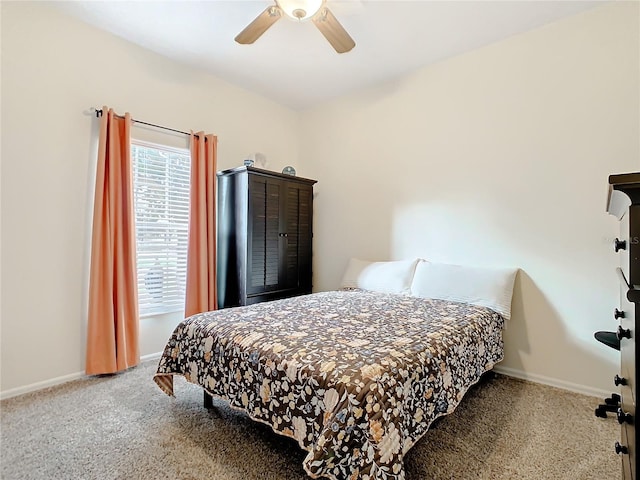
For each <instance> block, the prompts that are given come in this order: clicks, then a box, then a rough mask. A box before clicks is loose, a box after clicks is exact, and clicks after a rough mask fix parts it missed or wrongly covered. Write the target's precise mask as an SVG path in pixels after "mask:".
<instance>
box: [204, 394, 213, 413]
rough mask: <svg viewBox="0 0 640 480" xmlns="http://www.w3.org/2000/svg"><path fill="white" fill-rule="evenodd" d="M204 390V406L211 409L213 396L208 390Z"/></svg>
mask: <svg viewBox="0 0 640 480" xmlns="http://www.w3.org/2000/svg"><path fill="white" fill-rule="evenodd" d="M203 392H204V408H206V409H211V408H213V397H212V396H211V395H209V394H208V393H207V391H206V390H203Z"/></svg>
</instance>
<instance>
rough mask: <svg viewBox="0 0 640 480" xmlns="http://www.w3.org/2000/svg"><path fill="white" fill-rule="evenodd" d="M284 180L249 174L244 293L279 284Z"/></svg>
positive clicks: (251, 293) (260, 290) (258, 291)
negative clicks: (245, 289) (245, 283)
mask: <svg viewBox="0 0 640 480" xmlns="http://www.w3.org/2000/svg"><path fill="white" fill-rule="evenodd" d="M282 190H283V184H282V182H281V181H280V180H278V179H272V178H269V177H265V176H261V175H250V176H249V192H248V193H249V222H248V223H249V224H248V229H249V232H248V241H247V270H248V271H247V295H255V294H259V293H265V292H269V291H272V290H277V289H279V288H280V280H281V273H280V269H281V267H280V265H281V260H280V259H281V253H280V238H281V237H280V233H281V232H280V209H281V202H282V201H283V192H282Z"/></svg>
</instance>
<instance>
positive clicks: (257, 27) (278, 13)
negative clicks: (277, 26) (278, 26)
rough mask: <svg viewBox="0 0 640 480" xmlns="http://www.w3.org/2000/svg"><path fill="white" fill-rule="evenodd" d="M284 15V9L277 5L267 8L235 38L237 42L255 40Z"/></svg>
mask: <svg viewBox="0 0 640 480" xmlns="http://www.w3.org/2000/svg"><path fill="white" fill-rule="evenodd" d="M280 17H282V10H280V8H279V7H278V6H276V5H272V6H270V7H267V9H266V10H265V11H264V12H262V13H261V14H260V15H258V16H257V17H256V19H255V20H254V21H253V22H251V23H250V24H249V25H247V26H246V27H245V29H244V30H242V31H241V32H240V33H239V34H238V35H237V36H236V38H235V40H236V42H238V43H241V44H243V45H246V44H248V43H253V42H255V41H256V40H257V39H258V38H260V36H261V35H262V34H263V33H264V32H266V31H267V29H268V28H269V27H270V26H271V25H273V24H274V23H276V22H277V21H278V20H279V19H280Z"/></svg>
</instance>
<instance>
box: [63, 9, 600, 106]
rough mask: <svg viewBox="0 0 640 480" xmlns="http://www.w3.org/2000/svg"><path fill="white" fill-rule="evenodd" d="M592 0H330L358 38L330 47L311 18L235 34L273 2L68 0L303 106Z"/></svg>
mask: <svg viewBox="0 0 640 480" xmlns="http://www.w3.org/2000/svg"><path fill="white" fill-rule="evenodd" d="M601 3H604V2H602V1H600V2H594V1H577V0H572V1H567V0H563V1H542V0H529V1H477V0H476V1H426V0H413V1H406V0H369V1H367V0H327V6H328V7H329V8H330V9H331V11H332V12H333V13H334V14H335V16H336V17H337V18H338V20H339V21H340V23H342V25H343V26H344V27H345V29H346V30H347V31H348V32H349V33H350V35H351V36H352V37H353V38H354V40H355V41H356V47H355V48H354V49H353V50H352V51H351V52H349V53H344V54H341V55H339V54H337V53H336V52H335V51H334V50H333V49H332V48H331V46H330V45H329V43H328V42H327V41H326V40H325V39H324V37H323V36H322V35H321V33H320V32H319V31H318V30H317V29H316V28H315V25H314V24H313V23H311V22H302V23H299V22H296V21H293V20H289V19H288V18H283V19H281V20H279V21H278V22H277V23H276V24H274V25H273V26H272V27H271V28H270V29H269V30H267V32H266V33H265V34H264V35H263V36H262V37H260V38H259V39H258V40H257V41H256V43H254V44H253V45H239V44H237V43H235V42H234V40H233V39H234V37H235V36H236V34H238V33H239V32H240V31H241V30H242V29H243V28H244V27H245V26H246V25H247V24H248V23H249V22H251V21H252V20H253V19H254V18H255V17H256V16H257V15H258V14H260V13H261V12H262V11H263V10H264V9H265V8H266V7H267V6H268V5H271V4H272V2H270V1H269V0H264V1H258V0H246V1H243V0H233V1H230V0H225V1H222V0H209V1H184V0H182V1H177V0H174V1H72V2H71V1H65V2H60V3H56V6H57V7H58V8H59V9H61V10H64V11H66V12H68V13H70V14H72V15H74V16H76V17H78V18H80V19H82V20H84V21H86V22H88V23H90V24H92V25H94V26H96V27H98V28H101V29H104V30H107V31H109V32H112V33H114V34H116V35H118V36H120V37H123V38H125V39H127V40H129V41H131V42H133V43H136V44H138V45H140V46H142V47H145V48H147V49H149V50H152V51H155V52H157V53H160V54H162V55H165V56H167V57H169V58H172V59H175V60H178V61H180V62H183V63H186V64H190V65H193V66H196V67H198V68H201V69H204V70H206V71H208V72H210V73H212V74H214V75H216V76H218V77H219V78H222V79H225V80H227V81H229V82H231V83H233V84H236V85H239V86H241V87H244V88H246V89H248V90H251V91H254V92H256V93H259V94H262V95H264V96H266V97H269V98H271V99H273V100H275V101H277V102H279V103H281V104H283V105H287V106H289V107H292V108H295V109H304V108H307V107H311V106H313V105H316V104H319V103H321V102H323V101H325V100H328V99H330V98H333V97H336V96H339V95H341V94H344V93H347V92H351V91H354V90H356V89H359V88H362V87H366V86H371V85H375V84H379V83H382V82H385V81H388V80H391V79H393V78H396V77H398V76H401V75H403V74H406V73H408V72H411V71H413V70H416V69H418V68H420V67H422V66H425V65H428V64H430V63H433V62H437V61H439V60H442V59H445V58H448V57H451V56H454V55H458V54H460V53H463V52H466V51H469V50H472V49H475V48H478V47H481V46H483V45H487V44H489V43H492V42H495V41H498V40H501V39H503V38H506V37H508V36H510V35H514V34H517V33H520V32H524V31H527V30H531V29H533V28H536V27H539V26H541V25H544V24H545V23H549V22H552V21H554V20H557V19H559V18H562V17H565V16H569V15H573V14H576V13H578V12H581V11H583V10H587V9H589V8H592V7H594V6H597V5H598V4H601Z"/></svg>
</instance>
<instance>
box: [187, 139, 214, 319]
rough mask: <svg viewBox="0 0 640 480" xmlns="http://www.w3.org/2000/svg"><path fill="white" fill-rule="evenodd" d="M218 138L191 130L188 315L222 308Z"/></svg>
mask: <svg viewBox="0 0 640 480" xmlns="http://www.w3.org/2000/svg"><path fill="white" fill-rule="evenodd" d="M217 148H218V138H217V137H216V136H215V135H205V134H204V132H198V133H197V134H194V133H193V132H192V133H191V192H190V204H189V244H188V247H187V292H186V293H187V294H186V300H185V316H187V317H189V316H191V315H194V314H196V313H200V312H208V311H210V310H215V309H216V308H218V298H217V292H216V227H215V225H216V162H217Z"/></svg>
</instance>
